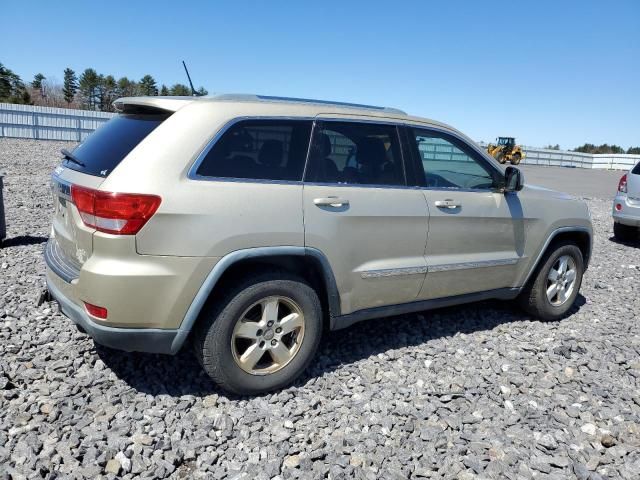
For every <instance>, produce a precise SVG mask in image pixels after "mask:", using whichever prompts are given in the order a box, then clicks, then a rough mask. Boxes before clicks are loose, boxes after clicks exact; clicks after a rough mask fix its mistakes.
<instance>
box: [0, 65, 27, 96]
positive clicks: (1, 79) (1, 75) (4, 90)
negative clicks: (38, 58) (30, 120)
mask: <svg viewBox="0 0 640 480" xmlns="http://www.w3.org/2000/svg"><path fill="white" fill-rule="evenodd" d="M0 102H8V103H24V104H31V95H29V91H28V90H27V88H26V87H25V85H24V83H23V82H22V79H21V78H20V77H19V76H18V75H16V74H15V73H13V72H12V71H11V70H10V69H8V68H6V67H5V66H4V65H2V63H0Z"/></svg>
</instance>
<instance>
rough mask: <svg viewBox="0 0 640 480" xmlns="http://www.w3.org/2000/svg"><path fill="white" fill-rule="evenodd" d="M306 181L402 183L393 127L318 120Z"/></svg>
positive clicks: (358, 183)
mask: <svg viewBox="0 0 640 480" xmlns="http://www.w3.org/2000/svg"><path fill="white" fill-rule="evenodd" d="M305 181H306V182H315V183H335V184H352V185H381V186H382V185H389V186H394V185H402V186H403V185H405V184H406V183H405V174H404V166H403V163H402V155H401V150H400V140H399V138H398V131H397V129H396V127H395V126H394V125H383V124H375V123H357V122H334V121H322V122H318V123H317V124H316V128H315V130H314V134H313V146H312V148H311V152H310V155H309V166H308V168H307V174H306V178H305Z"/></svg>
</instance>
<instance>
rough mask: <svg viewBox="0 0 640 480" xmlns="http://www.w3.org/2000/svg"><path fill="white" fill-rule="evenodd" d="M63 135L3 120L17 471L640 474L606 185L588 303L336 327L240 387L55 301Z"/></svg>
mask: <svg viewBox="0 0 640 480" xmlns="http://www.w3.org/2000/svg"><path fill="white" fill-rule="evenodd" d="M62 146H67V147H68V146H69V145H68V144H67V145H65V144H61V143H55V142H37V141H28V140H9V139H0V165H3V166H5V167H6V171H7V174H8V177H7V179H6V187H5V197H6V203H7V210H8V211H7V216H8V237H9V238H8V240H7V242H6V245H5V246H4V248H1V249H0V479H3V478H12V479H17V478H54V477H55V478H63V477H64V478H80V477H91V478H97V477H100V476H105V477H107V478H114V477H115V476H121V477H123V478H133V477H138V476H140V477H146V478H165V477H173V478H202V477H206V478H257V479H268V478H273V477H278V476H280V477H281V478H284V479H286V478H332V479H339V478H365V479H374V478H385V479H401V478H442V477H444V478H459V479H464V478H509V479H515V478H522V479H528V478H559V479H560V478H580V479H586V478H591V479H596V478H625V479H632V478H635V479H637V478H640V477H639V476H640V338H639V335H638V326H637V321H638V314H639V312H640V295H639V294H640V288H639V287H638V285H639V280H640V250H639V249H638V248H637V247H634V246H629V245H622V244H618V243H615V242H614V241H612V240H611V235H612V231H611V230H612V225H611V219H610V214H609V207H610V203H609V201H608V200H599V199H590V200H589V205H590V207H591V211H592V214H593V220H594V226H595V230H596V239H595V252H594V258H593V261H592V264H591V267H590V269H589V271H588V272H587V274H586V277H585V280H584V284H583V287H582V295H583V297H579V302H578V305H579V306H578V307H577V308H576V309H575V311H574V312H573V313H572V315H571V316H569V317H568V318H566V319H565V320H562V321H560V322H555V323H540V322H537V321H533V320H531V319H530V318H528V317H527V316H526V315H525V314H523V313H521V312H520V311H518V310H517V309H515V308H514V307H512V306H511V305H509V304H503V303H497V302H485V303H480V304H474V305H471V306H467V307H463V308H452V309H446V310H440V311H437V312H431V313H424V314H422V315H408V316H404V317H397V318H385V319H381V320H377V321H371V322H366V323H362V324H359V325H356V326H354V327H352V328H350V329H348V330H346V331H342V332H339V333H336V334H330V335H328V337H327V338H326V339H325V340H324V341H323V344H322V346H321V349H320V352H319V356H318V358H317V361H316V362H315V364H314V365H313V367H312V368H311V369H310V370H309V372H308V373H307V374H306V375H305V376H304V378H302V379H301V380H300V381H299V382H298V383H297V384H296V385H295V386H293V387H291V388H288V389H286V390H283V391H281V392H278V393H275V394H271V395H265V396H261V397H256V398H236V397H229V396H227V395H225V394H224V393H222V392H221V391H219V390H218V389H217V387H216V386H215V385H214V384H212V382H211V381H209V380H208V378H207V377H206V376H205V375H204V374H203V373H202V372H201V370H200V368H199V366H198V364H197V362H196V360H195V359H194V358H193V356H192V355H191V353H190V352H182V353H181V354H179V355H178V356H176V357H165V356H154V355H143V354H129V353H122V352H117V351H112V350H108V349H105V348H101V347H97V346H95V345H94V343H93V342H92V341H91V339H90V338H89V337H88V336H86V335H84V334H82V333H80V332H78V331H77V330H76V329H75V328H74V327H73V325H72V324H71V322H70V321H69V320H68V319H66V318H65V317H63V316H61V315H60V314H59V313H57V310H56V307H55V305H54V304H48V303H45V304H43V305H42V306H40V307H38V306H37V304H36V301H37V297H38V293H39V292H40V290H41V289H42V288H43V286H44V263H43V260H42V250H43V247H44V242H45V241H46V237H47V235H48V231H49V217H50V209H51V202H50V194H49V190H48V175H49V173H50V171H51V170H52V168H53V166H54V165H55V164H56V162H57V161H58V160H57V159H58V153H57V152H58V150H59V149H60V148H61V147H62Z"/></svg>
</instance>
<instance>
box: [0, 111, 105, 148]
mask: <svg viewBox="0 0 640 480" xmlns="http://www.w3.org/2000/svg"><path fill="white" fill-rule="evenodd" d="M114 115H115V114H114V113H108V112H93V111H87V110H72V109H69V108H55V107H35V106H33V105H14V104H12V103H0V137H15V138H33V139H35V140H68V141H72V142H81V141H82V140H84V139H85V138H86V137H87V136H89V135H90V134H91V133H92V132H93V131H94V130H96V129H97V128H98V127H99V126H100V125H102V124H103V123H105V122H107V121H109V119H110V118H111V117H113V116H114Z"/></svg>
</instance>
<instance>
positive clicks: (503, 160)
mask: <svg viewBox="0 0 640 480" xmlns="http://www.w3.org/2000/svg"><path fill="white" fill-rule="evenodd" d="M495 158H496V160H497V161H498V163H501V164H505V163H506V162H507V159H506V158H505V157H504V153H502V152H498V154H497V155H496V157H495Z"/></svg>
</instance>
